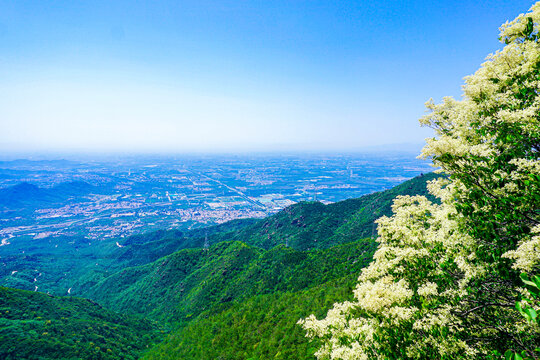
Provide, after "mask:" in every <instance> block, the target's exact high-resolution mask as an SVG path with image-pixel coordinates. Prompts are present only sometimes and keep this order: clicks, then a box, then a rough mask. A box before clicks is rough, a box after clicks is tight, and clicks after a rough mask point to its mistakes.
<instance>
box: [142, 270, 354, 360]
mask: <svg viewBox="0 0 540 360" xmlns="http://www.w3.org/2000/svg"><path fill="white" fill-rule="evenodd" d="M356 281H357V276H355V275H349V276H346V277H343V278H339V279H336V280H332V281H329V282H326V283H324V284H322V285H319V286H316V287H313V288H309V289H306V290H302V291H298V292H275V293H272V294H266V295H258V296H254V297H251V298H249V299H247V300H246V301H244V302H241V303H233V304H230V303H229V304H225V305H224V306H223V307H222V308H221V309H212V310H211V311H206V312H204V313H202V314H201V315H200V316H199V317H198V318H197V319H194V320H193V321H191V322H189V323H187V324H185V325H184V326H180V327H179V328H178V329H177V330H176V331H174V332H172V333H171V334H170V335H169V336H168V337H167V339H166V340H165V341H164V342H163V343H161V344H159V345H157V346H156V347H154V348H152V349H150V350H149V351H148V352H146V353H145V354H144V356H143V359H147V360H157V359H164V360H169V359H170V360H178V359H194V360H196V359H201V360H202V359H222V360H240V359H251V360H255V359H257V360H258V359H283V360H286V359H295V360H301V359H302V360H303V359H306V360H308V359H309V360H312V359H314V356H313V354H314V352H315V351H316V349H317V348H318V347H319V346H320V343H319V342H318V341H309V339H307V338H306V337H305V332H304V331H303V330H302V328H301V327H300V326H299V325H297V324H296V322H297V321H298V319H301V318H304V317H306V316H308V315H310V314H316V315H317V316H318V317H322V316H324V315H325V314H326V311H327V310H328V309H330V308H331V307H332V305H333V304H334V303H335V302H337V301H343V300H351V299H352V289H353V288H354V286H355V285H356Z"/></svg>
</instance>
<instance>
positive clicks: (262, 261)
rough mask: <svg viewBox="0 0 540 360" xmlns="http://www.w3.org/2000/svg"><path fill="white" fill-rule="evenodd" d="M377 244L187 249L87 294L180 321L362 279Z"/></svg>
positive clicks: (134, 269)
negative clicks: (315, 248) (343, 279)
mask: <svg viewBox="0 0 540 360" xmlns="http://www.w3.org/2000/svg"><path fill="white" fill-rule="evenodd" d="M375 247H376V244H375V242H374V241H372V240H364V241H357V242H354V243H350V244H345V245H341V246H338V247H334V248H331V249H327V250H324V251H321V250H319V251H298V250H294V249H291V248H286V247H284V246H278V247H275V248H273V249H270V250H263V249H260V248H257V247H253V246H249V245H246V244H244V243H242V242H238V241H235V242H221V243H218V244H216V245H214V246H212V247H210V249H209V250H204V249H187V250H182V251H179V252H176V253H174V254H172V255H169V256H167V257H164V258H162V259H159V260H158V261H156V262H154V263H152V264H148V265H144V266H139V267H132V268H127V269H124V270H122V271H120V272H117V273H115V274H113V275H111V276H110V277H108V278H106V279H105V280H103V281H101V282H100V283H98V284H97V285H95V286H94V287H92V288H91V289H90V290H89V291H88V292H87V293H85V294H84V295H85V296H86V297H89V298H92V299H94V300H96V301H98V302H100V303H102V304H104V305H105V306H107V307H110V308H111V309H113V310H116V311H120V312H126V313H130V314H137V315H144V316H148V317H150V318H153V319H159V320H165V321H172V322H179V321H185V320H190V319H192V318H194V317H196V316H197V315H198V314H200V313H201V312H203V311H205V310H208V309H211V308H213V307H214V306H216V305H219V304H223V303H228V302H231V301H234V302H239V301H242V300H245V299H247V298H249V297H252V296H255V295H261V294H270V293H274V292H276V291H300V290H303V289H306V288H309V287H312V286H317V285H320V284H322V283H324V282H327V281H330V280H333V279H337V278H340V277H342V276H346V275H349V274H355V275H357V274H358V273H359V272H360V269H362V268H363V267H364V266H366V265H367V264H368V263H369V262H370V260H371V256H372V254H373V252H374V251H375Z"/></svg>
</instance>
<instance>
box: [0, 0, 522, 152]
mask: <svg viewBox="0 0 540 360" xmlns="http://www.w3.org/2000/svg"><path fill="white" fill-rule="evenodd" d="M531 5H532V3H531V2H530V1H522V0H516V1H512V2H508V1H483V2H477V1H461V2H455V1H446V2H441V3H437V4H436V5H435V4H433V3H432V2H428V1H420V0H416V1H410V2H406V3H399V4H398V3H395V2H392V1H382V2H376V3H370V2H367V1H355V2H344V3H333V2H325V1H309V2H292V3H291V2H281V1H269V2H262V3H260V2H254V1H245V2H241V3H239V2H233V1H180V2H175V1H164V2H159V3H144V2H143V3H135V4H133V3H131V2H125V1H118V2H114V3H110V2H106V1H96V2H92V3H86V4H85V3H75V2H52V1H43V2H6V1H0V79H2V80H1V81H0V119H1V121H0V151H2V152H4V153H5V152H10V153H17V152H18V153H32V152H41V153H51V152H55V153H57V152H60V153H61V152H76V153H96V152H97V153H107V152H113V153H118V152H120V153H122V152H135V153H186V152H188V153H193V152H200V153H206V152H210V153H216V152H275V151H281V152H283V151H285V152H287V151H307V152H313V151H315V152H317V151H319V152H325V151H344V152H347V151H353V152H354V151H362V149H365V148H366V147H373V146H379V147H384V146H386V145H385V144H396V143H397V144H402V143H412V144H422V143H423V142H424V139H425V138H426V137H429V136H431V135H432V132H431V130H430V129H427V128H420V126H419V124H418V118H419V117H421V116H422V115H423V114H424V112H425V110H424V103H425V102H426V101H427V100H428V99H429V98H431V97H433V98H434V99H435V101H439V100H440V99H441V98H442V97H443V96H446V95H450V96H454V97H459V96H460V93H461V90H460V86H461V84H462V82H463V81H462V78H463V77H464V76H466V75H469V74H471V73H473V72H474V71H475V70H476V69H477V68H478V66H479V64H480V63H481V62H483V60H484V58H485V57H486V56H487V55H488V54H489V53H491V52H494V51H496V50H497V49H499V48H500V47H501V44H499V43H498V41H497V38H498V30H497V29H498V27H499V26H500V25H501V24H502V23H504V22H505V21H506V20H508V19H513V18H514V17H515V16H517V15H518V14H519V13H520V12H523V11H525V10H526V9H528V8H529V7H530V6H531Z"/></svg>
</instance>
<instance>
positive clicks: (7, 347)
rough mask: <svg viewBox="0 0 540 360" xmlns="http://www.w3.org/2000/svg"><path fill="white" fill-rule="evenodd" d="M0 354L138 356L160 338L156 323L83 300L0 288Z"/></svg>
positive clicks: (17, 356) (26, 356)
mask: <svg viewBox="0 0 540 360" xmlns="http://www.w3.org/2000/svg"><path fill="white" fill-rule="evenodd" d="M0 314H1V316H0V339H1V341H0V358H2V359H6V360H9V359H12V360H19V359H119V358H122V359H137V358H138V357H139V355H140V353H141V351H142V350H146V349H147V348H148V347H151V346H152V345H153V344H154V343H155V342H158V341H159V340H161V338H162V333H161V331H160V330H159V329H158V328H157V327H156V325H155V324H153V323H151V322H149V321H147V320H143V319H139V318H133V317H130V316H127V315H121V314H118V313H114V312H112V311H109V310H106V309H104V308H103V307H101V306H100V305H98V304H96V303H94V302H92V301H90V300H86V299H79V298H75V297H55V296H50V295H46V294H43V293H39V292H30V291H25V290H16V289H10V288H5V287H0Z"/></svg>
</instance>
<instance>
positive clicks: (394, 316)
mask: <svg viewBox="0 0 540 360" xmlns="http://www.w3.org/2000/svg"><path fill="white" fill-rule="evenodd" d="M539 27H540V3H537V4H536V5H534V6H533V7H532V9H531V12H530V13H528V14H526V15H521V16H519V17H518V18H517V19H516V20H514V21H513V22H509V23H506V24H505V25H503V27H502V28H501V39H502V40H503V41H504V42H505V44H506V46H505V47H504V49H503V50H501V51H499V52H497V53H495V54H494V55H491V56H489V57H488V61H487V62H486V63H484V64H483V65H482V67H481V68H480V69H479V70H478V71H477V72H476V73H475V74H474V75H472V76H470V77H467V78H466V84H465V86H464V98H463V100H461V101H456V100H454V99H452V98H445V99H444V101H443V103H442V104H440V105H435V104H433V103H432V102H429V103H428V104H427V106H428V108H429V109H430V110H431V113H429V114H428V115H426V116H425V117H424V118H423V119H422V120H421V122H422V123H423V124H425V125H429V126H431V127H433V128H434V129H435V131H436V133H437V138H433V139H431V140H428V144H427V145H426V147H425V148H424V151H423V156H425V157H431V158H432V159H433V162H434V164H435V165H436V166H440V167H441V168H442V170H443V171H444V172H445V173H447V174H448V175H450V179H449V180H439V181H435V182H433V183H432V184H431V185H430V192H431V193H432V194H433V195H434V196H437V197H438V198H439V199H440V201H441V204H436V203H433V202H431V201H429V200H428V199H427V198H425V197H422V196H414V197H399V198H398V199H397V200H396V201H395V203H394V208H393V210H394V215H392V216H391V217H383V218H381V219H380V220H379V221H378V222H379V228H378V234H379V238H378V241H379V242H380V246H379V249H378V250H377V252H376V254H375V256H374V259H375V260H374V262H373V263H372V264H371V265H370V266H369V267H368V268H367V269H366V270H365V271H363V272H362V275H361V276H360V279H359V284H358V286H357V287H356V289H355V290H354V295H355V299H354V300H353V301H350V302H343V303H338V304H336V305H335V306H334V308H333V309H331V310H330V311H329V312H328V314H327V316H326V318H325V319H322V320H317V319H316V317H315V316H310V317H308V318H306V319H305V320H303V321H302V324H303V325H304V327H305V328H306V329H307V330H308V335H309V336H311V337H315V338H319V339H320V340H322V341H323V346H322V347H321V348H320V349H319V351H318V353H317V356H318V357H319V358H328V357H329V358H333V359H368V358H369V359H375V358H376V359H407V358H415V359H434V358H439V359H461V358H462V359H465V358H467V359H469V358H488V357H493V358H497V357H501V356H502V355H500V354H502V353H505V351H506V350H507V349H511V351H512V350H514V351H517V352H520V353H521V352H524V353H525V354H527V356H530V357H532V358H537V357H538V353H536V352H535V351H534V349H535V348H536V347H538V345H540V333H539V328H538V326H537V325H536V324H535V323H534V322H531V321H527V319H526V318H524V317H523V316H521V314H520V313H519V312H517V311H515V310H514V305H515V303H516V301H520V300H521V299H522V298H530V295H529V294H528V293H527V292H526V291H524V289H523V283H522V282H521V279H520V277H519V274H520V272H521V271H528V272H531V273H533V274H535V273H537V272H538V270H539V264H540V252H539V251H538V246H539V245H540V235H539V233H540V225H539V224H540V214H539V209H540V162H539V157H540V122H539V120H540V96H539V89H540V44H539V42H538V40H539V36H538V30H539ZM531 304H532V305H531V308H532V309H533V310H534V311H537V310H538V307H537V305H535V304H536V303H534V302H532V303H531ZM535 307H536V308H535ZM531 314H532V311H531ZM511 351H510V352H511ZM520 356H521V355H520Z"/></svg>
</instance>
